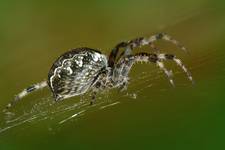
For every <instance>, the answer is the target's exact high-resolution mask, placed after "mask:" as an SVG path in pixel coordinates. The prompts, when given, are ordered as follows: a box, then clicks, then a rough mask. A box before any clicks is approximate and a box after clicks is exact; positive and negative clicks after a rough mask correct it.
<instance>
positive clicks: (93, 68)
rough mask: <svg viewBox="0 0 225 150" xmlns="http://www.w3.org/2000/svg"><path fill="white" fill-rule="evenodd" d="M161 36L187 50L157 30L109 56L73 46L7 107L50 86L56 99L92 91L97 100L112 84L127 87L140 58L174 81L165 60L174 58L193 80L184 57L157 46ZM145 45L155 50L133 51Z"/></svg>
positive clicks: (112, 86) (122, 46) (120, 44)
mask: <svg viewBox="0 0 225 150" xmlns="http://www.w3.org/2000/svg"><path fill="white" fill-rule="evenodd" d="M157 40H165V41H168V42H171V43H173V44H175V45H176V46H178V47H179V48H181V49H182V50H183V51H186V48H185V47H184V46H182V45H181V44H180V43H179V42H178V41H176V40H175V39H173V38H172V37H171V36H169V35H168V34H166V33H159V34H155V35H152V36H150V37H149V38H143V37H141V38H136V39H134V40H131V41H127V42H121V43H119V44H117V45H116V46H115V47H114V48H113V49H112V51H111V53H110V54H109V57H108V59H107V56H106V55H104V54H102V53H101V52H100V51H98V50H95V49H91V48H87V47H83V48H76V49H72V50H70V51H68V52H66V53H64V54H62V55H61V56H60V57H59V58H58V59H57V60H56V61H55V62H54V63H53V65H52V67H51V69H50V71H49V73H48V80H47V81H42V82H40V83H37V84H34V85H32V86H30V87H28V88H26V89H24V90H23V91H22V92H20V93H19V94H18V95H16V96H15V99H14V100H13V101H12V102H11V103H9V104H8V105H7V108H9V107H11V106H12V105H13V104H15V103H16V102H17V101H19V100H20V99H22V98H23V97H25V96H26V95H28V94H29V93H31V92H33V91H37V90H39V89H42V88H44V87H47V86H49V88H50V89H51V92H52V93H53V97H54V99H55V101H60V100H64V99H67V98H70V97H73V96H77V95H81V94H84V93H86V92H87V91H91V93H92V100H91V103H93V101H94V100H95V98H96V94H97V93H98V92H99V91H102V90H104V89H110V88H120V89H121V90H124V89H126V87H127V84H128V80H129V77H128V74H129V72H130V70H131V67H132V66H133V65H134V64H135V63H137V62H149V63H153V64H156V65H157V66H158V67H159V68H160V69H161V70H162V71H163V72H164V73H165V75H166V76H167V77H168V79H169V82H170V83H171V84H172V85H174V82H173V79H172V71H171V70H167V69H166V68H165V67H164V63H163V62H164V61H167V60H172V61H174V62H175V63H176V64H177V65H178V66H180V67H181V68H182V70H183V71H184V72H185V73H186V75H187V77H188V78H189V80H190V81H192V82H193V79H192V76H191V74H190V72H189V71H188V70H187V68H186V67H185V66H184V65H183V64H182V62H181V60H180V59H178V58H177V57H176V56H175V55H173V54H166V53H159V51H158V49H156V47H155V46H154V42H155V41H157ZM144 45H149V46H150V48H153V50H155V52H154V53H145V52H139V53H136V54H132V50H133V49H134V48H137V47H142V46H144ZM120 49H123V51H122V52H121V53H120V55H119V50H120Z"/></svg>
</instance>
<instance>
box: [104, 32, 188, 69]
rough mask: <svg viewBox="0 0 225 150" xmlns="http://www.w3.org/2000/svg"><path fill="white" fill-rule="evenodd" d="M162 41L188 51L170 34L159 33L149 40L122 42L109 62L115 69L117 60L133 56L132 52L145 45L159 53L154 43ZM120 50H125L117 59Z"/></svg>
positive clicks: (114, 50)
mask: <svg viewBox="0 0 225 150" xmlns="http://www.w3.org/2000/svg"><path fill="white" fill-rule="evenodd" d="M161 39H162V40H165V41H168V42H171V43H173V44H175V45H176V46H177V47H179V48H180V49H181V50H183V51H186V48H185V47H184V46H183V45H182V44H180V43H179V42H178V41H177V40H175V39H173V38H172V37H171V36H169V35H168V34H166V33H158V34H155V35H152V36H150V37H149V38H143V37H140V38H136V39H134V40H131V41H127V42H121V43H119V44H117V45H116V47H115V48H113V49H112V51H111V53H110V55H109V62H108V63H109V66H110V67H113V66H114V64H115V62H116V60H119V59H120V58H121V57H123V56H128V55H130V54H132V50H133V49H134V48H136V47H142V46H144V45H149V46H150V47H151V48H152V49H153V50H156V51H159V49H157V48H156V47H155V45H154V42H155V41H158V40H161ZM120 48H125V50H124V51H123V52H122V53H121V54H120V56H119V57H118V58H117V55H118V52H119V49H120Z"/></svg>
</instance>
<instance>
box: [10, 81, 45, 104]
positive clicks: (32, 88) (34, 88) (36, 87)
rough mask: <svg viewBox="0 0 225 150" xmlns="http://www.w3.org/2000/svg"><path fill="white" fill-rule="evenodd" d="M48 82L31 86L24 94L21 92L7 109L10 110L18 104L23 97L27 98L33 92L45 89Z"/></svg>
mask: <svg viewBox="0 0 225 150" xmlns="http://www.w3.org/2000/svg"><path fill="white" fill-rule="evenodd" d="M47 85H48V84H47V81H42V82H40V83H37V84H34V85H31V86H29V87H28V88H26V89H24V90H23V91H22V92H20V93H19V94H17V95H16V96H15V98H14V99H13V100H12V101H11V102H10V103H9V104H8V105H7V106H6V108H10V107H12V106H13V105H14V104H15V103H17V102H18V101H19V100H21V99H22V98H23V97H25V96H27V95H28V94H30V93H31V92H34V91H37V90H40V89H43V88H44V87H46V86H47Z"/></svg>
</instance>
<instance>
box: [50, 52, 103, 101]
mask: <svg viewBox="0 0 225 150" xmlns="http://www.w3.org/2000/svg"><path fill="white" fill-rule="evenodd" d="M106 67H107V58H106V56H105V55H103V54H101V53H100V52H99V51H97V50H93V49H90V48H77V49H73V50H71V51H69V52H66V53H64V54H63V55H61V56H60V57H59V58H58V59H57V60H56V61H55V62H54V64H53V65H52V67H51V69H50V71H49V74H48V84H49V87H50V88H51V90H52V92H53V94H54V96H55V98H56V100H59V99H65V98H69V97H72V96H76V95H80V94H83V93H85V92H86V91H87V90H88V89H89V88H90V86H91V85H92V83H93V81H94V79H95V78H96V77H97V75H98V74H99V72H100V71H101V70H102V69H103V68H106Z"/></svg>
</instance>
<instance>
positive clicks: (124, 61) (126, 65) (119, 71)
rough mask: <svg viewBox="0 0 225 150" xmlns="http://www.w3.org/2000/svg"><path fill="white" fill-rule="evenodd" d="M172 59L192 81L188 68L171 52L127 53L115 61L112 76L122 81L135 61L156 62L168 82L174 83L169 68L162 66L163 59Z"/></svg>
mask: <svg viewBox="0 0 225 150" xmlns="http://www.w3.org/2000/svg"><path fill="white" fill-rule="evenodd" d="M167 60H173V61H174V62H175V63H176V64H177V65H178V66H180V67H181V69H182V70H183V71H184V72H185V73H186V75H187V76H188V78H189V80H190V81H192V82H193V79H192V76H191V74H190V72H189V71H188V69H187V68H186V67H185V66H184V65H183V63H182V62H181V60H180V59H178V58H176V56H175V55H173V54H149V53H138V54H135V55H129V56H126V57H125V58H121V59H120V61H119V62H118V63H117V65H116V67H115V71H114V75H116V76H115V77H114V78H115V79H117V80H118V81H122V79H123V78H126V77H128V74H129V72H130V69H131V67H132V66H133V64H135V63H136V62H150V63H154V64H157V66H158V67H159V68H160V69H161V70H162V71H163V72H164V73H165V74H166V76H167V77H168V79H169V81H170V83H171V84H172V85H174V82H173V79H172V77H173V73H172V71H171V70H167V69H166V67H165V66H164V63H163V61H167Z"/></svg>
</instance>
